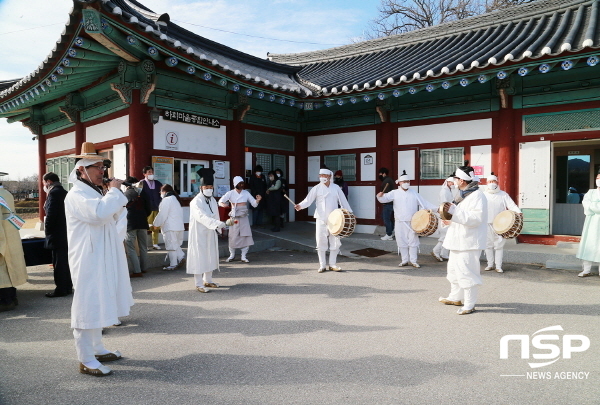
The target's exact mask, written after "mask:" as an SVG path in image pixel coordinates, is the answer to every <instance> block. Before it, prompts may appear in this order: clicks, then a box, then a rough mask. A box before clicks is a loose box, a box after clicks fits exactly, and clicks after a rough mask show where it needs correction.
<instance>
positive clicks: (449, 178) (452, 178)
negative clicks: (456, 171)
mask: <svg viewBox="0 0 600 405" xmlns="http://www.w3.org/2000/svg"><path fill="white" fill-rule="evenodd" d="M449 181H451V182H452V183H454V177H448V178H447V179H446V182H449Z"/></svg>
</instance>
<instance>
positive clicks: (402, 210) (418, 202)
mask: <svg viewBox="0 0 600 405" xmlns="http://www.w3.org/2000/svg"><path fill="white" fill-rule="evenodd" d="M377 200H378V201H379V202H380V203H384V204H385V203H388V202H392V201H393V202H394V218H395V219H396V221H401V222H410V220H411V219H412V217H413V215H415V213H416V212H417V211H419V207H420V209H426V210H436V209H437V206H435V205H433V204H431V203H430V202H429V201H427V200H426V199H424V198H423V197H421V195H420V194H419V193H417V192H416V191H414V190H411V189H410V188H409V189H408V190H403V189H396V190H392V191H390V192H389V193H386V194H384V195H383V196H381V197H377Z"/></svg>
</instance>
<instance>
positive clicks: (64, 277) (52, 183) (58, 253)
mask: <svg viewBox="0 0 600 405" xmlns="http://www.w3.org/2000/svg"><path fill="white" fill-rule="evenodd" d="M42 180H43V183H44V191H46V192H47V193H48V197H47V198H46V202H45V203H44V212H45V213H46V219H45V221H44V232H45V234H46V240H45V243H44V246H45V248H46V249H51V250H52V265H53V266H54V284H55V285H56V288H55V289H54V291H52V292H49V293H46V297H48V298H56V297H64V296H67V295H69V294H71V293H72V292H73V282H72V281H71V270H70V269H69V249H68V244H67V219H66V217H65V197H66V196H67V191H66V190H65V189H64V188H63V186H62V185H61V184H60V181H59V178H58V175H56V174H55V173H52V172H49V173H46V174H44V176H43V177H42Z"/></svg>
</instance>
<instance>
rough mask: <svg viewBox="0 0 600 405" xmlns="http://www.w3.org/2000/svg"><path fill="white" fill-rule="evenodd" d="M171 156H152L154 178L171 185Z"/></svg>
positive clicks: (172, 160) (172, 162) (172, 161)
mask: <svg viewBox="0 0 600 405" xmlns="http://www.w3.org/2000/svg"><path fill="white" fill-rule="evenodd" d="M174 160H175V159H173V158H171V157H164V156H152V167H153V168H154V179H155V180H158V181H160V182H161V183H162V184H170V185H173V164H174Z"/></svg>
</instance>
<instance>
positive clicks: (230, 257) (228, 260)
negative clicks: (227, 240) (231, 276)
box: [225, 256, 235, 263]
mask: <svg viewBox="0 0 600 405" xmlns="http://www.w3.org/2000/svg"><path fill="white" fill-rule="evenodd" d="M234 257H235V256H229V257H228V258H227V259H225V262H227V263H229V262H230V261H232V260H233V259H234Z"/></svg>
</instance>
